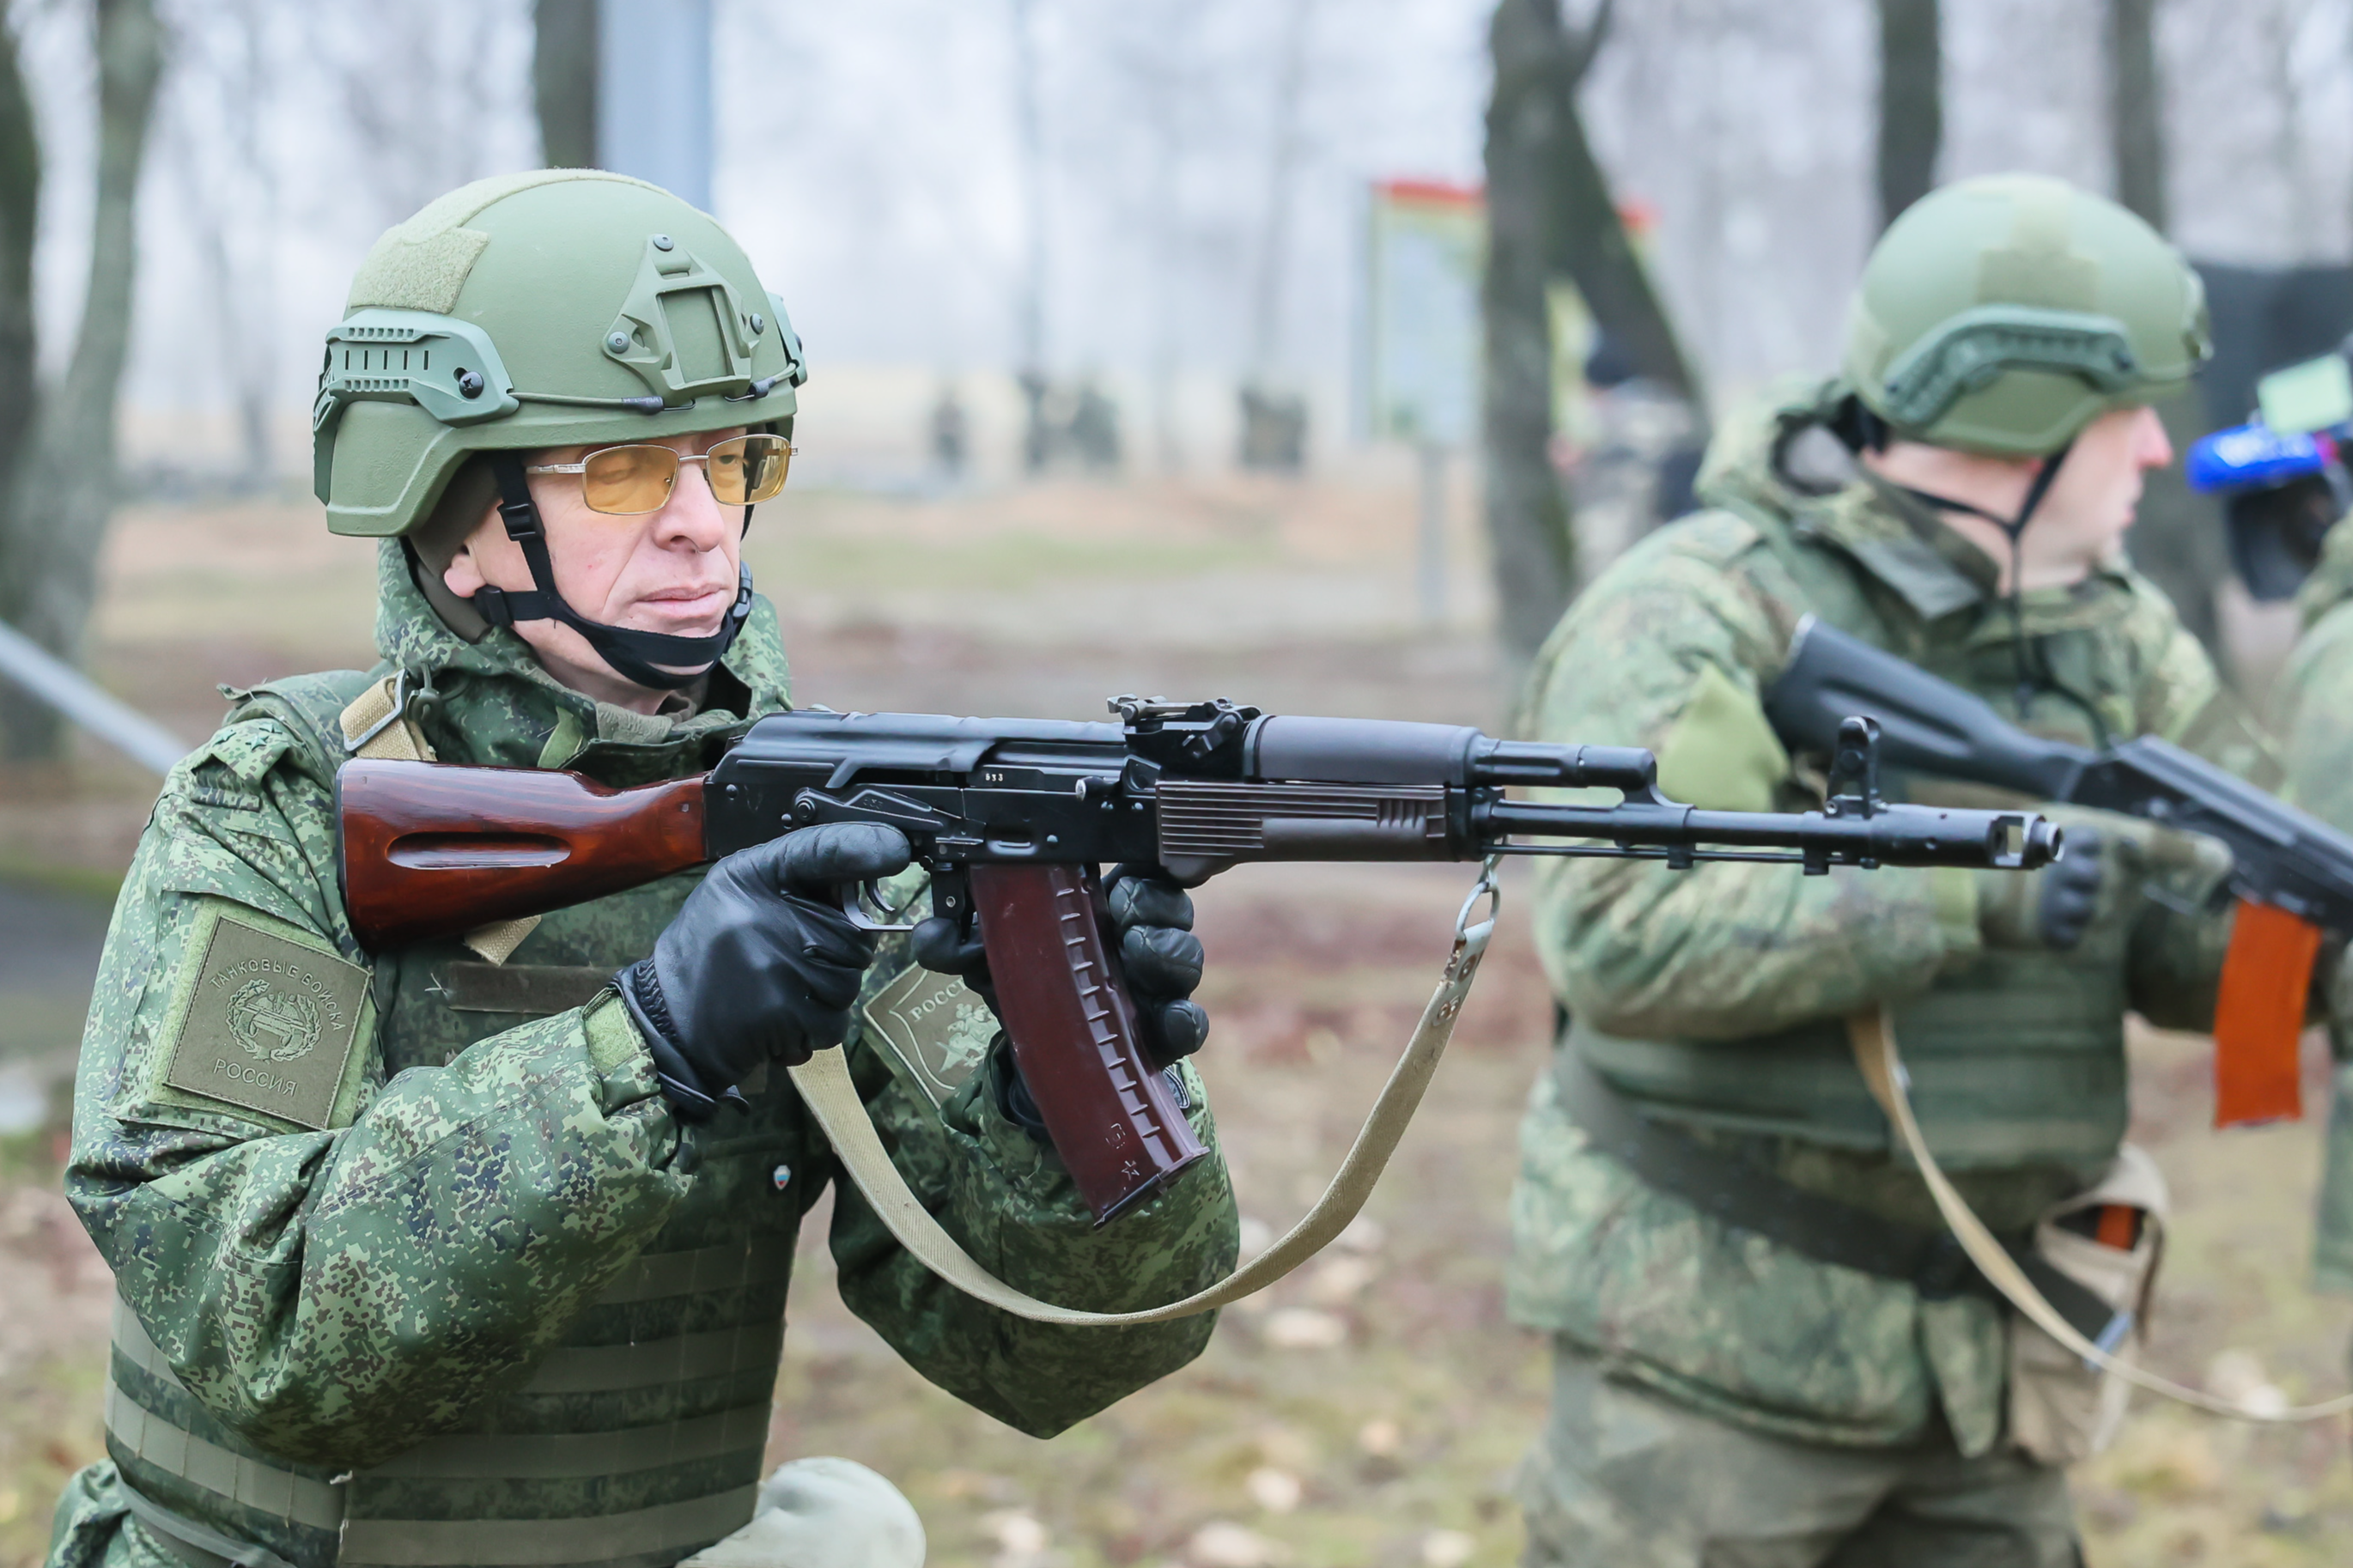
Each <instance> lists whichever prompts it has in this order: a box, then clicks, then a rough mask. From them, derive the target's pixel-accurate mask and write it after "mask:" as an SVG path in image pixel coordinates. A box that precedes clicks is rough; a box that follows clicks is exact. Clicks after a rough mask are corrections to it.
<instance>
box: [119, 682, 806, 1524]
mask: <svg viewBox="0 0 2353 1568" xmlns="http://www.w3.org/2000/svg"><path fill="white" fill-rule="evenodd" d="M290 684H293V683H290ZM350 695H351V693H349V692H345V693H344V694H343V696H344V698H345V699H348V697H349V696H350ZM310 706H317V704H315V703H314V704H311V705H310ZM269 711H270V712H271V713H272V715H273V716H276V717H279V718H280V719H281V720H282V721H289V722H292V721H294V720H295V719H296V718H298V717H304V716H306V715H301V714H298V713H296V712H294V711H292V710H290V705H288V704H286V703H282V702H281V703H273V704H272V705H271V706H270V707H269ZM308 716H309V717H315V715H308ZM319 732H320V731H318V730H317V729H316V728H311V729H310V730H309V731H308V734H307V735H306V738H307V739H310V740H312V741H313V742H315V741H316V739H317V736H318V734H319ZM696 879H697V876H696V875H695V874H688V875H682V876H678V877H672V878H669V879H664V880H662V881H659V882H656V883H652V884H649V885H648V886H646V887H643V888H638V889H633V890H631V891H628V892H625V893H619V894H616V895H614V896H613V897H611V898H607V899H602V900H596V902H593V903H588V904H583V905H579V906H576V907H575V908H572V909H569V910H558V911H555V912H554V913H552V914H550V915H548V916H546V917H545V918H544V919H543V921H541V923H540V925H539V926H538V928H537V929H536V930H535V931H533V933H532V935H531V937H530V938H529V939H528V940H527V941H526V942H525V943H524V945H523V946H522V949H521V950H520V952H518V953H517V955H516V960H515V962H513V963H506V964H497V965H493V964H489V963H481V962H480V961H479V960H478V959H477V958H476V955H475V954H474V953H473V952H470V951H468V950H467V949H465V948H464V947H462V946H460V945H459V943H457V942H428V943H421V944H419V945H417V946H416V947H413V948H409V949H405V950H402V951H399V952H389V953H380V954H376V955H374V960H375V971H374V980H373V986H374V990H375V1003H376V1008H377V1017H378V1027H377V1040H378V1045H379V1047H380V1049H381V1050H382V1053H383V1060H384V1071H385V1078H386V1079H389V1078H391V1077H393V1076H394V1075H396V1074H398V1073H399V1072H401V1071H402V1070H403V1069H405V1068H412V1067H432V1066H439V1065H443V1064H445V1063H447V1062H448V1060H449V1059H450V1058H453V1057H455V1056H456V1055H457V1054H458V1053H459V1051H461V1050H463V1049H465V1048H466V1047H468V1046H470V1045H472V1044H474V1043H475V1042H476V1041H479V1040H481V1039H485V1038H487V1037H490V1036H491V1035H495V1034H498V1033H500V1032H501V1031H502V1030H505V1029H508V1028H512V1027H513V1026H516V1025H518V1024H521V1023H523V1022H524V1021H526V1020H527V1019H529V1018H532V1017H535V1016H547V1015H549V1014H553V1013H557V1012H562V1011H564V1010H565V1009H566V1008H569V1007H574V1006H578V1005H582V1004H583V1003H585V1002H586V1001H587V1000H589V999H590V998H591V997H593V996H594V995H595V994H596V992H597V991H598V990H600V989H602V988H603V986H604V984H606V981H607V977H608V976H609V975H610V974H611V973H612V972H613V971H614V970H615V969H617V968H618V967H620V966H621V965H622V964H624V963H628V962H630V961H632V960H634V959H637V958H640V957H643V956H644V955H645V954H646V953H648V952H651V951H652V950H653V944H654V939H655V938H656V936H657V935H659V932H660V931H661V930H662V928H663V927H664V926H666V925H667V924H668V923H669V922H670V918H671V916H672V915H673V914H675V913H676V911H677V910H678V907H679V905H680V904H681V902H683V901H684V900H685V897H686V894H687V893H688V891H689V890H690V889H691V888H692V887H693V885H694V882H695V880H696ZM745 1092H746V1094H747V1095H748V1096H749V1098H750V1100H751V1110H750V1111H749V1113H748V1114H745V1113H731V1114H730V1115H728V1116H726V1117H725V1118H723V1119H722V1120H721V1121H718V1122H716V1123H714V1124H713V1125H712V1126H711V1127H707V1128H702V1129H698V1130H695V1131H693V1132H692V1133H691V1134H690V1135H689V1141H688V1142H685V1143H684V1144H682V1146H681V1150H680V1152H679V1155H678V1159H679V1160H680V1162H681V1166H682V1167H683V1168H685V1169H688V1170H690V1171H691V1172H692V1173H693V1175H694V1178H695V1180H694V1184H693V1186H692V1188H691V1191H690V1193H689V1194H688V1195H687V1196H686V1198H685V1200H684V1201H683V1202H682V1204H681V1206H680V1208H679V1210H678V1212H677V1213H676V1214H675V1215H673V1216H672V1217H671V1219H670V1223H669V1225H668V1226H665V1227H664V1229H663V1230H662V1232H661V1234H660V1235H659V1237H657V1238H656V1239H655V1240H654V1241H653V1242H652V1243H651V1244H649V1246H648V1247H647V1248H646V1250H645V1251H644V1252H643V1253H642V1254H640V1255H639V1257H638V1259H637V1260H636V1263H635V1264H634V1265H633V1266H632V1267H631V1268H630V1269H629V1270H628V1273H626V1274H625V1275H623V1276H622V1277H621V1278H620V1279H618V1280H617V1281H616V1282H615V1283H614V1284H612V1285H611V1286H609V1287H607V1289H606V1290H605V1291H604V1293H603V1294H602V1295H601V1296H600V1297H599V1298H598V1299H597V1300H596V1301H595V1302H594V1303H593V1304H591V1305H590V1306H589V1307H588V1308H587V1309H586V1310H584V1311H582V1312H581V1313H580V1315H579V1317H578V1318H577V1319H576V1320H575V1321H574V1322H573V1323H572V1325H571V1326H570V1329H569V1330H568V1331H567V1332H566V1333H565V1336H564V1338H563V1340H562V1342H560V1344H559V1345H558V1347H557V1348H556V1349H555V1350H554V1351H553V1352H551V1353H550V1354H549V1355H548V1356H547V1357H546V1358H545V1359H544V1360H543V1361H542V1362H541V1363H539V1364H538V1365H537V1366H536V1367H535V1368H534V1369H533V1371H532V1373H531V1375H530V1376H529V1378H528V1379H527V1380H525V1381H524V1382H522V1384H520V1385H519V1386H516V1387H513V1388H510V1389H505V1390H501V1391H499V1392H497V1393H495V1394H491V1396H490V1397H489V1398H488V1399H486V1400H485V1401H484V1402H483V1403H482V1404H481V1405H480V1406H478V1407H477V1409H476V1410H475V1412H474V1414H473V1415H472V1417H471V1418H470V1420H469V1422H468V1423H467V1426H466V1427H465V1428H464V1429H463V1430H461V1431H459V1432H453V1433H448V1434H444V1435H442V1436H437V1437H434V1438H431V1439H429V1440H427V1441H426V1442H424V1443H422V1444H420V1445H418V1446H417V1447H415V1448H412V1449H410V1450H408V1451H407V1452H406V1453H404V1454H401V1455H399V1456H397V1457H396V1458H392V1459H390V1460H388V1461H386V1462H385V1463H383V1464H379V1465H374V1466H370V1467H368V1468H363V1469H360V1470H358V1471H356V1472H353V1473H350V1474H337V1473H333V1472H330V1471H328V1470H325V1469H321V1468H311V1467H304V1466H297V1465H289V1464H287V1463H286V1462H285V1461H283V1460H281V1459H279V1458H275V1457H273V1456H271V1455H269V1454H267V1453H265V1452H264V1451H262V1450H260V1449H259V1448H257V1447H253V1446H252V1445H251V1444H248V1443H247V1442H245V1441H244V1440H243V1439H241V1438H240V1437H238V1436H237V1435H236V1434H234V1433H232V1432H230V1431H229V1430H228V1429H227V1428H226V1427H225V1426H222V1425H221V1424H220V1423H218V1422H217V1421H216V1420H214V1419H213V1418H212V1417H211V1416H210V1415H208V1414H206V1411H205V1410H204V1408H203V1407H202V1406H201V1405H199V1404H198V1403H197V1402H196V1401H195V1399H194V1398H193V1397H192V1396H191V1395H190V1394H188V1393H187V1391H186V1390H185V1388H183V1387H182V1386H181V1384H179V1382H178V1380H177V1379H176V1378H174V1376H173V1374H172V1371H171V1368H170V1366H169V1364H168V1363H166V1362H165V1360H164V1357H163V1355H162V1354H161V1353H160V1352H158V1351H157V1350H156V1348H155V1346H154V1344H153V1342H152V1341H150V1339H149V1338H148V1335H147V1333H146V1331H145V1330H144V1329H143V1328H142V1326H141V1324H140V1322H139V1320H138V1318H137V1317H136V1316H135V1315H134V1314H133V1313H132V1311H131V1310H129V1308H128V1307H126V1306H124V1305H122V1304H121V1303H120V1302H118V1303H117V1308H116V1311H115V1323H114V1342H113V1350H112V1355H111V1363H110V1369H109V1386H108V1389H107V1393H106V1429H107V1439H106V1441H107V1451H108V1453H109V1454H110V1456H111V1458H113V1460H114V1462H115V1464H116V1466H117V1467H118V1468H120V1470H121V1475H122V1479H123V1481H124V1482H125V1483H126V1485H127V1487H128V1489H130V1490H131V1491H132V1493H133V1494H134V1495H133V1497H132V1507H133V1510H134V1511H135V1512H136V1513H138V1514H139V1516H140V1517H141V1519H142V1521H143V1522H144V1523H146V1524H147V1525H148V1526H149V1528H150V1529H151V1531H154V1532H156V1533H158V1534H159V1535H161V1536H163V1537H164V1539H165V1540H166V1542H167V1543H169V1544H171V1545H172V1546H173V1547H174V1549H175V1550H177V1551H178V1552H180V1553H181V1554H182V1555H183V1556H185V1557H188V1558H190V1559H191V1560H192V1561H194V1562H195V1563H196V1564H197V1568H223V1565H224V1564H226V1563H230V1562H239V1563H244V1564H246V1565H247V1568H287V1565H291V1568H328V1565H329V1564H334V1565H337V1568H363V1565H377V1564H382V1565H385V1568H392V1565H400V1568H440V1565H451V1568H454V1565H457V1564H478V1565H479V1564H501V1565H504V1564H513V1565H523V1564H530V1565H533V1568H557V1565H577V1568H592V1565H593V1568H667V1565H668V1564H671V1563H676V1562H678V1561H679V1560H680V1559H681V1558H682V1557H685V1556H688V1555H690V1554H691V1553H692V1552H696V1551H698V1550H700V1549H701V1548H702V1547H704V1546H707V1545H709V1544H710V1543H711V1542H714V1541H717V1540H718V1539H720V1538H721V1537H723V1536H724V1535H727V1534H729V1533H731V1532H732V1531H735V1530H737V1529H739V1528H741V1527H742V1526H743V1525H744V1524H745V1523H747V1522H749V1521H750V1520H751V1518H752V1513H753V1507H754V1500H755V1496H756V1493H757V1490H758V1483H759V1480H760V1475H761V1465H762V1460H763V1458H764V1456H765V1449H766V1446H767V1436H768V1421H769V1413H770V1400H771V1395H772V1394H773V1392H774V1389H775V1384H776V1371H777V1364H778V1359H779V1355H780V1352H781V1350H782V1345H783V1338H784V1309H785V1294H786V1286H787V1284H788V1282H789V1280H790V1279H791V1273H792V1262H793V1247H794V1242H795V1238H796V1237H797V1233H798V1230H799V1226H800V1220H801V1216H802V1214H803V1213H804V1211H805V1210H806V1208H807V1205H808V1204H809V1203H810V1202H812V1201H813V1200H814V1198H815V1195H816V1193H817V1192H818V1190H819V1189H820V1188H821V1187H822V1185H823V1177H822V1173H821V1170H820V1163H821V1162H822V1160H823V1159H824V1157H825V1151H824V1148H823V1145H822V1144H821V1143H820V1142H818V1140H817V1137H816V1134H815V1133H814V1132H813V1131H812V1130H811V1128H810V1126H809V1124H808V1122H807V1119H806V1113H805V1112H804V1111H803V1110H802V1108H801V1105H800V1102H799V1100H798V1099H797V1097H796V1096H795V1095H794V1094H793V1093H792V1091H791V1089H790V1088H789V1087H788V1085H787V1084H786V1080H785V1079H784V1078H783V1076H782V1075H781V1074H779V1075H776V1078H775V1079H774V1081H773V1082H772V1083H771V1084H769V1085H767V1086H765V1088H761V1087H758V1086H757V1085H756V1084H754V1085H747V1086H746V1087H745ZM803 1169H806V1170H807V1175H806V1176H798V1175H797V1174H796V1173H797V1171H799V1170H803ZM257 1546H258V1547H259V1548H261V1549H262V1550H261V1552H259V1553H256V1552H252V1551H251V1550H250V1549H251V1548H253V1547H257ZM271 1558H275V1559H278V1560H280V1561H279V1562H278V1563H271V1562H269V1559H271Z"/></svg>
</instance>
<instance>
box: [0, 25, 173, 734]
mask: <svg viewBox="0 0 2353 1568" xmlns="http://www.w3.org/2000/svg"><path fill="white" fill-rule="evenodd" d="M97 53H98V189H97V194H96V198H95V201H94V203H93V207H92V213H91V218H90V285H89V289H88V292H87V293H86V294H85V296H84V298H83V300H82V312H81V326H80V330H79V331H78V332H77V334H76V335H75V338H74V349H73V357H72V359H71V360H70V361H69V362H68V363H67V365H66V372H65V375H64V378H63V379H62V380H61V381H60V382H59V383H58V385H57V386H56V387H55V388H54V389H53V390H51V391H50V392H49V393H48V394H47V395H46V396H44V397H42V398H41V400H40V404H39V407H38V410H37V414H36V416H35V417H34V419H33V422H32V428H31V433H30V445H29V447H26V449H24V450H23V452H22V454H21V456H20V458H19V460H18V461H17V462H16V464H15V465H14V471H13V473H11V474H10V475H9V476H8V479H9V483H8V489H7V508H6V515H5V520H0V530H5V535H6V544H5V549H4V550H0V554H5V559H6V563H7V564H6V567H5V570H0V595H5V598H6V602H5V604H0V609H5V612H6V614H7V616H8V618H9V619H11V620H12V621H13V622H14V623H15V625H16V629H17V630H19V631H21V632H23V633H24V634H25V635H26V637H31V638H32V639H33V640H34V641H35V642H37V643H39V644H40V645H41V646H42V647H46V648H47V649H48V650H49V651H50V652H52V653H55V654H58V655H59V656H60V657H62V658H66V659H68V660H69V661H72V662H76V663H79V661H80V657H81V652H82V638H83V633H84V631H85V630H86V628H87V627H88V626H89V624H90V605H91V604H92V602H93V600H94V599H95V598H96V596H97V588H98V557H99V551H100V546H101V545H103V544H104V542H105V540H106V526H107V523H108V522H109V521H111V517H112V515H113V511H114V503H115V492H116V486H117V476H116V473H115V400H116V394H117V392H118V390H119V388H120V387H121V381H122V366H123V361H124V360H125V358H126V357H127V356H128V354H129V353H130V348H131V293H132V282H133V281H134V279H136V277H137V274H138V222H137V217H138V196H139V171H140V167H141V165H142V163H143V162H144V161H145V158H146V152H147V130H148V126H149V124H150V123H151V122H152V121H153V118H154V110H155V87H156V83H157V81H158V79H160V78H161V77H162V76H163V72H164V30H163V27H162V26H161V24H160V23H159V22H158V21H157V19H156V16H155V6H154V0H97ZM10 177H11V178H12V179H13V178H15V177H16V176H15V175H14V174H11V176H10ZM27 210H29V203H28V204H27ZM64 739H65V731H64V724H63V721H62V720H61V719H59V717H58V715H57V714H55V713H54V712H51V711H50V710H47V708H45V707H43V706H41V705H40V704H38V703H36V702H34V701H33V700H31V699H30V698H27V697H24V696H22V695H21V694H19V693H16V692H15V691H14V690H13V689H6V690H0V755H5V756H7V757H10V758H14V759H30V758H46V757H54V756H56V755H58V752H60V751H61V749H62V747H63V742H64Z"/></svg>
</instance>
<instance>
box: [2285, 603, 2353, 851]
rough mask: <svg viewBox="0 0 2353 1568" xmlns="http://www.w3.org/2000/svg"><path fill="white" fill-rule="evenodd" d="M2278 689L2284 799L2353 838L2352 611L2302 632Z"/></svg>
mask: <svg viewBox="0 0 2353 1568" xmlns="http://www.w3.org/2000/svg"><path fill="white" fill-rule="evenodd" d="M2280 685H2281V688H2282V702H2281V715H2282V722H2283V725H2284V741H2285V747H2284V749H2285V752H2286V762H2287V786H2286V794H2287V796H2288V798H2289V799H2291V800H2293V801H2294V802H2295V804H2296V805H2300V806H2302V807H2303V808H2304V809H2305V810H2306V811H2308V812H2310V813H2312V815H2313V816H2317V817H2319V818H2320V819H2321V820H2322V821H2323V822H2326V823H2327V824H2328V825H2329V826H2332V827H2335V828H2337V830H2338V831H2339V832H2344V833H2353V605H2345V606H2340V607H2338V608H2336V609H2333V610H2331V611H2330V612H2328V613H2327V615H2324V616H2321V617H2320V618H2319V619H2318V620H2317V621H2316V622H2315V623H2314V624H2313V625H2312V626H2310V627H2309V628H2308V629H2306V632H2305V634H2304V637H2303V638H2302V640H2300V641H2299V642H2298V643H2297V644H2296V646H2295V657H2294V658H2291V659H2289V661H2288V666H2287V669H2286V671H2285V672H2284V675H2283V676H2282V678H2281V681H2280Z"/></svg>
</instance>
